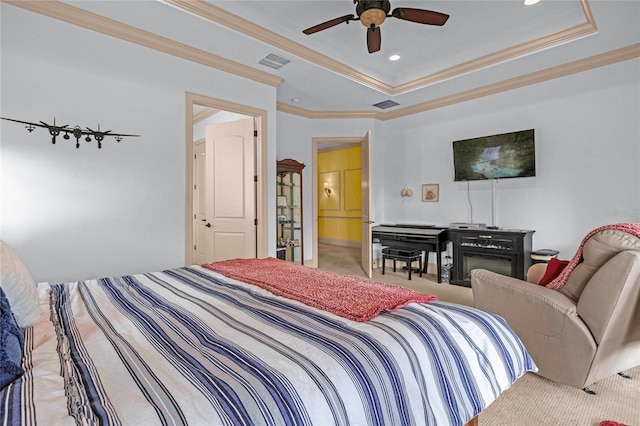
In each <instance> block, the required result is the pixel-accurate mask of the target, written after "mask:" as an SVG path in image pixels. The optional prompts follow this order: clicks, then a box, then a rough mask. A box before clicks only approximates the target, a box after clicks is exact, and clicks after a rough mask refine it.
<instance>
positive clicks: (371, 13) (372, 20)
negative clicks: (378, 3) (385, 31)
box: [360, 9, 387, 28]
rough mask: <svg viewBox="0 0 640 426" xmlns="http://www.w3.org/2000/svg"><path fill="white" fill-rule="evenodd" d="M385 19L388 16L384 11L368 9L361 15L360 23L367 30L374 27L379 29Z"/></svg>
mask: <svg viewBox="0 0 640 426" xmlns="http://www.w3.org/2000/svg"><path fill="white" fill-rule="evenodd" d="M385 19H387V14H386V13H385V11H384V10H382V9H368V10H365V11H364V12H362V14H361V15H360V22H362V25H364V26H365V27H367V28H371V26H372V25H373V26H374V27H379V26H380V25H381V24H382V23H383V22H384V20H385Z"/></svg>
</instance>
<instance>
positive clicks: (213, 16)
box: [163, 0, 598, 96]
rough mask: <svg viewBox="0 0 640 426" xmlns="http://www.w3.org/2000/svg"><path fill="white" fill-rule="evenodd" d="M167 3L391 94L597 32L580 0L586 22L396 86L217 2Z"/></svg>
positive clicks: (170, 0)
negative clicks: (295, 40)
mask: <svg viewBox="0 0 640 426" xmlns="http://www.w3.org/2000/svg"><path fill="white" fill-rule="evenodd" d="M163 1H164V2H165V3H167V4H170V5H173V6H175V7H177V8H180V9H183V10H185V11H188V12H190V13H193V14H195V15H198V16H200V17H202V18H204V19H208V20H210V21H213V22H216V23H218V24H220V25H224V26H226V27H228V28H231V29H233V30H235V31H238V32H240V33H242V34H245V35H247V36H249V37H253V38H255V39H257V40H260V41H262V42H264V43H267V44H269V45H271V46H274V47H277V48H279V49H282V50H284V51H286V52H289V53H291V54H293V55H296V56H298V57H300V58H302V59H305V60H308V61H310V62H312V63H315V64H316V65H319V66H321V67H324V68H326V69H328V70H331V71H333V72H335V73H337V74H340V75H342V76H344V77H346V78H348V79H350V80H352V81H355V82H357V83H360V84H362V85H364V86H367V87H370V88H372V89H374V90H377V91H379V92H381V93H384V94H386V95H389V96H395V95H400V94H403V93H407V92H410V91H413V90H417V89H420V88H423V87H426V86H429V85H433V84H436V83H439V82H443V81H446V80H450V79H452V78H455V77H458V76H461V75H464V74H467V73H470V72H473V71H476V70H479V69H482V68H487V67H490V66H493V65H496V64H499V63H502V62H506V61H509V60H512V59H515V58H518V57H521V56H525V55H529V54H532V53H535V52H538V51H540V50H544V49H548V48H549V47H552V46H557V45H560V44H563V43H567V42H569V41H572V40H576V39H579V38H582V37H585V36H588V35H590V34H594V33H597V32H598V27H597V26H596V23H595V20H594V19H593V14H592V12H591V8H590V6H589V3H588V0H580V5H581V7H582V11H583V13H584V17H585V22H583V23H581V24H578V25H576V26H573V27H570V28H567V29H565V30H561V31H558V32H556V33H552V34H549V35H546V36H543V37H540V38H537V39H534V40H530V41H528V42H525V43H522V44H519V45H516V46H512V47H510V48H507V49H503V50H500V51H497V52H494V53H491V54H488V55H485V56H482V57H479V58H476V59H473V60H470V61H467V62H463V63H461V64H458V65H455V66H452V67H450V68H446V69H444V70H441V71H438V72H435V73H433V74H430V75H426V76H424V77H421V78H418V79H415V80H412V81H409V82H406V83H402V84H399V85H397V86H393V85H390V84H388V83H385V82H384V81H382V80H379V79H377V78H375V77H372V76H370V75H368V74H366V73H363V72H361V71H358V70H356V69H354V68H352V67H349V66H346V65H345V64H343V63H341V62H339V61H336V60H335V59H332V58H330V57H328V56H325V55H323V54H320V53H318V52H316V51H315V50H312V49H309V48H307V47H305V46H303V45H301V44H299V43H296V42H294V41H292V40H289V39H288V38H285V37H283V36H281V35H279V34H277V33H274V32H273V31H270V30H267V29H266V28H264V27H261V26H259V25H257V24H254V23H253V22H251V21H248V20H246V19H244V18H241V17H239V16H237V15H234V14H233V13H231V12H228V11H226V10H225V9H222V8H220V7H217V6H214V5H213V4H211V3H208V2H206V1H203V0H163Z"/></svg>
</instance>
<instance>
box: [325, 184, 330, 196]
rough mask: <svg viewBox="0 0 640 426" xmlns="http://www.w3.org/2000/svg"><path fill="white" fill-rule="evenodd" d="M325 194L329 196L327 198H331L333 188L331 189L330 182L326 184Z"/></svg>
mask: <svg viewBox="0 0 640 426" xmlns="http://www.w3.org/2000/svg"><path fill="white" fill-rule="evenodd" d="M324 193H325V194H327V197H331V188H329V182H325V183H324Z"/></svg>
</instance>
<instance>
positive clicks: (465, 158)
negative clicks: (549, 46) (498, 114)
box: [453, 129, 536, 182]
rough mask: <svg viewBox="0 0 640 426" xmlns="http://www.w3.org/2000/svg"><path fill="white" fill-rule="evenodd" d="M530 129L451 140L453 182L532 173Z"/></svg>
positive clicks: (534, 165)
mask: <svg viewBox="0 0 640 426" xmlns="http://www.w3.org/2000/svg"><path fill="white" fill-rule="evenodd" d="M535 154H536V153H535V132H534V129H529V130H521V131H518V132H510V133H502V134H499V135H491V136H482V137H479V138H473V139H463V140H459V141H454V142H453V169H454V181H456V182H458V181H469V180H483V179H503V178H514V177H529V176H535V175H536V155H535Z"/></svg>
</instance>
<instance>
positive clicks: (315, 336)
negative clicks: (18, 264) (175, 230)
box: [0, 259, 536, 426]
mask: <svg viewBox="0 0 640 426" xmlns="http://www.w3.org/2000/svg"><path fill="white" fill-rule="evenodd" d="M267 260H268V261H269V262H272V264H275V265H282V264H283V263H287V265H286V266H283V268H285V269H283V270H287V269H288V268H294V273H291V274H289V275H287V276H290V277H291V279H290V280H289V281H292V282H293V283H294V284H291V283H289V284H288V285H287V286H286V291H290V290H292V289H293V290H294V292H297V293H301V292H302V290H300V291H299V289H300V288H304V287H310V286H309V280H308V279H306V280H305V278H304V277H309V276H311V275H305V274H312V275H313V274H328V273H326V272H325V273H323V272H322V271H318V270H315V269H311V268H306V267H303V266H298V265H293V264H291V263H289V262H284V261H281V260H277V259H267ZM261 261H262V262H264V261H265V260H264V259H263V260H261V259H252V260H243V262H250V263H251V265H253V267H248V268H243V267H239V266H238V265H236V266H238V267H239V268H240V269H236V270H237V271H240V273H238V274H235V275H234V274H233V273H227V275H224V274H222V273H221V272H219V271H220V270H223V271H225V272H227V270H225V269H224V268H222V269H220V268H218V269H217V270H216V267H215V266H216V265H224V266H228V264H227V263H225V262H221V263H218V264H212V265H213V266H212V265H204V266H190V267H182V268H176V269H170V270H164V271H158V272H153V273H144V274H136V275H129V276H122V277H110V278H101V279H96V280H88V281H81V282H69V283H61V284H49V283H38V284H37V295H38V303H39V309H40V312H39V318H38V319H37V321H35V324H34V325H32V326H30V327H26V328H23V329H22V331H23V334H24V353H23V359H22V369H23V373H22V374H21V375H20V376H19V377H17V378H16V379H15V380H13V381H11V382H10V383H9V384H7V385H6V386H5V387H4V388H3V389H2V390H1V391H0V421H1V422H2V423H3V424H16V425H19V424H22V425H35V424H56V425H66V424H69V425H72V424H85V425H93V424H124V425H155V424H158V425H173V424H189V425H439V426H441V425H466V424H476V423H475V422H476V421H477V415H478V413H480V412H481V411H482V410H483V409H485V408H486V407H487V406H488V405H490V404H491V403H492V402H493V401H494V400H495V399H496V398H498V396H499V395H500V394H501V393H502V392H503V391H505V390H506V389H508V388H509V387H510V386H511V385H512V384H513V383H514V382H515V381H516V380H517V379H518V378H519V377H521V376H522V375H523V374H525V373H526V372H528V371H536V367H535V365H534V364H533V362H532V360H531V358H530V357H529V355H528V354H527V352H526V350H525V349H524V347H523V345H522V343H521V342H520V340H519V339H518V338H517V336H516V335H515V334H514V333H513V332H512V331H511V330H510V329H509V328H508V326H507V325H506V323H505V322H504V321H503V320H502V319H501V318H499V317H498V316H496V315H493V314H491V313H488V312H484V311H481V310H478V309H475V308H471V307H466V306H461V305H456V304H451V303H446V302H442V301H437V300H431V301H428V302H418V301H412V300H413V299H411V298H409V299H407V301H406V302H400V303H396V306H393V307H391V308H384V307H383V308H382V309H380V310H379V312H373V313H372V314H370V315H369V314H368V315H369V316H370V318H368V319H359V320H354V319H348V318H345V317H344V316H342V315H338V314H336V313H333V312H329V311H327V310H324V309H321V308H320V307H315V306H313V305H314V303H308V302H305V303H303V302H301V301H299V300H295V299H296V296H295V295H293V296H291V297H289V296H288V295H282V294H283V292H286V291H284V290H280V291H278V290H274V289H272V288H268V287H265V286H264V285H259V284H260V283H257V284H256V283H254V282H252V281H256V280H255V279H252V278H251V277H259V276H264V277H270V278H271V279H272V281H273V279H274V278H277V279H282V277H283V276H282V275H279V274H278V273H276V272H274V268H271V267H265V265H264V264H261V263H259V262H261ZM255 262H258V263H255ZM245 265H246V263H245ZM268 265H269V264H268ZM296 268H301V269H296ZM244 269H247V270H252V271H253V272H254V275H253V276H247V279H246V280H244V281H243V280H241V279H239V277H241V276H243V275H242V271H243V270H244ZM275 269H277V268H275ZM256 271H261V273H259V274H257V275H256V274H255V273H256ZM299 271H303V272H304V273H302V274H301V275H300V274H298V272H299ZM298 275H300V276H298ZM334 275H335V276H332V277H331V280H330V281H332V282H339V281H340V280H341V278H340V277H341V276H338V275H337V274H334ZM230 276H231V277H230ZM234 277H235V278H234ZM314 277H315V278H314V279H315V280H316V282H320V281H322V280H325V278H326V277H327V275H314ZM296 279H298V282H295V280H296ZM302 280H304V281H305V282H302ZM258 281H259V280H258ZM325 281H326V280H325ZM362 281H363V283H361V284H358V285H363V286H366V285H367V284H366V283H364V280H362ZM305 283H306V284H305ZM375 285H379V286H385V285H384V284H377V283H376V284H375ZM332 286H333V285H332ZM347 286H349V287H350V286H351V284H350V283H349V282H347ZM356 289H357V286H356ZM363 289H365V287H361V288H360V289H357V290H356V292H353V293H351V294H346V293H345V298H346V300H348V303H342V304H341V306H343V307H344V306H347V308H348V307H349V306H354V305H360V303H358V302H357V299H358V298H359V297H360V296H359V295H360V294H363V292H364V293H366V291H363ZM392 290H393V289H392ZM305 291H306V290H305ZM322 291H324V290H322ZM343 291H344V290H343V289H340V290H339V293H340V294H342V292H343ZM375 291H378V290H377V289H376V288H374V292H375ZM311 293H312V294H311V295H310V297H315V296H316V294H315V292H313V291H312V292H311ZM306 295H307V296H309V293H306ZM285 296H287V297H285ZM325 296H326V295H324V296H323V297H325ZM334 296H335V295H334ZM325 298H326V297H325ZM334 301H335V298H334ZM357 315H360V313H357Z"/></svg>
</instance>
